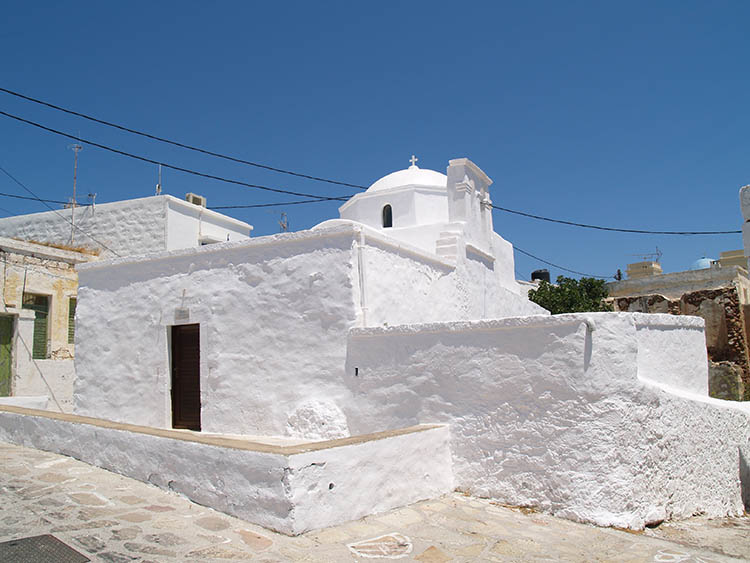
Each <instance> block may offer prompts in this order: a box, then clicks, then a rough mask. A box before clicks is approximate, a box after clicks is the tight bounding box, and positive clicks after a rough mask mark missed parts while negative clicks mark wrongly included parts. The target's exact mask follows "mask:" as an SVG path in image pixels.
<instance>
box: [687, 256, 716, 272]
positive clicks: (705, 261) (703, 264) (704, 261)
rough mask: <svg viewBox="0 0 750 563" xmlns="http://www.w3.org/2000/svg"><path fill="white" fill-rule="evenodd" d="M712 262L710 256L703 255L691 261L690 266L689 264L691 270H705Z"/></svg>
mask: <svg viewBox="0 0 750 563" xmlns="http://www.w3.org/2000/svg"><path fill="white" fill-rule="evenodd" d="M712 263H713V260H711V259H710V258H706V257H705V256H704V257H703V258H699V259H698V260H696V261H695V262H693V264H692V266H690V269H691V270H707V269H708V268H710V267H711V264H712Z"/></svg>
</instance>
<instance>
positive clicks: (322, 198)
mask: <svg viewBox="0 0 750 563" xmlns="http://www.w3.org/2000/svg"><path fill="white" fill-rule="evenodd" d="M0 115H4V116H6V117H10V118H11V119H15V120H16V121H20V122H22V123H26V124H28V125H31V126H33V127H37V128H39V129H42V130H44V131H48V132H50V133H54V134H55V135H60V136H61V137H66V138H68V139H72V140H74V141H78V142H80V143H86V144H87V145H91V146H92V147H97V148H100V149H103V150H105V151H109V152H112V153H115V154H119V155H121V156H126V157H128V158H133V159H135V160H140V161H142V162H148V163H150V164H156V165H161V166H163V167H164V168H170V169H172V170H177V171H178V172H185V173H186V174H192V175H194V176H200V177H201V178H208V179H210V180H217V181H219V182H225V183H227V184H235V185H237V186H245V187H247V188H255V189H259V190H265V191H268V192H275V193H279V194H287V195H296V196H301V197H311V198H315V199H318V200H320V201H346V200H348V199H349V198H350V197H351V196H345V197H328V196H319V195H316V194H309V193H305V192H295V191H292V190H284V189H280V188H271V187H269V186H261V185H259V184H250V183H248V182H243V181H241V180H232V179H231V178H224V177H222V176H215V175H213V174H207V173H205V172H198V171H197V170H191V169H189V168H184V167H182V166H176V165H174V164H169V163H166V162H161V161H158V160H154V159H152V158H148V157H145V156H140V155H137V154H133V153H129V152H125V151H122V150H120V149H116V148H113V147H109V146H107V145H103V144H101V143H97V142H94V141H89V140H88V139H84V138H82V137H79V136H78V135H71V134H70V133H65V132H64V131H58V130H57V129H53V128H51V127H47V126H46V125H42V124H40V123H36V122H34V121H31V120H29V119H24V118H23V117H19V116H17V115H13V114H11V113H8V112H5V111H0Z"/></svg>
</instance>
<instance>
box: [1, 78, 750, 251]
mask: <svg viewBox="0 0 750 563" xmlns="http://www.w3.org/2000/svg"><path fill="white" fill-rule="evenodd" d="M0 91H2V92H6V93H8V94H11V95H14V96H18V97H21V98H24V99H27V100H29V101H32V102H35V103H39V104H42V105H45V106H49V107H51V108H53V109H57V110H60V111H64V112H66V113H70V114H73V115H77V116H79V117H83V118H85V119H89V120H91V121H95V122H97V123H101V124H103V125H107V126H111V127H115V128H118V129H122V130H123V131H127V132H129V133H134V134H137V135H142V136H144V137H148V138H151V139H154V140H157V141H160V142H164V143H169V144H172V145H175V146H179V147H182V148H186V149H189V150H193V151H196V152H201V153H205V154H208V155H211V156H216V157H219V158H223V159H225V160H232V161H235V162H239V163H242V164H248V165H251V166H257V167H259V168H266V169H268V170H272V171H274V172H281V173H285V174H290V175H292V176H298V177H301V178H307V179H311V180H317V181H322V182H328V183H331V184H337V185H341V186H348V187H353V188H359V189H367V187H366V186H362V185H359V184H349V183H346V182H338V181H336V180H328V179H325V178H319V177H317V176H310V175H307V174H300V173H297V172H291V171H288V170H284V169H281V168H274V167H271V166H266V165H263V164H258V163H254V162H250V161H245V160H242V159H237V158H234V157H230V156H226V155H222V154H220V153H214V152H212V151H208V150H205V149H201V148H198V147H192V146H190V145H185V144H183V143H178V142H177V141H171V140H169V139H164V138H161V137H157V136H154V135H150V134H148V133H143V132H140V131H137V130H134V129H129V128H127V127H123V126H121V125H117V124H115V123H110V122H107V121H104V120H100V119H97V118H94V117H91V116H88V115H85V114H82V113H79V112H75V111H73V110H68V109H66V108H62V107H60V106H55V105H54V104H50V103H48V102H44V101H42V100H37V99H35V98H31V97H29V96H25V95H23V94H19V93H18V92H13V91H12V90H8V89H7V88H2V87H0ZM0 115H4V116H6V117H9V118H11V119H15V120H16V121H20V122H22V123H26V124H28V125H31V126H33V127H38V128H39V129H42V130H44V131H48V132H50V133H54V134H56V135H60V136H62V137H66V138H68V139H72V140H75V141H80V142H83V143H86V144H88V145H91V146H94V147H97V148H100V149H103V150H106V151H109V152H112V153H115V154H119V155H121V156H126V157H128V158H132V159H135V160H140V161H142V162H148V163H150V164H156V165H160V166H164V167H166V168H170V169H172V170H177V171H179V172H184V173H186V174H192V175H195V176H199V177H202V178H208V179H211V180H216V181H219V182H225V183H229V184H235V185H239V186H245V187H248V188H255V189H260V190H266V191H270V192H275V193H282V194H287V195H296V196H301V197H308V198H314V199H312V200H307V201H295V202H287V203H283V202H281V203H278V204H276V203H269V204H255V205H246V206H242V205H237V206H219V207H212V209H250V208H255V207H272V206H277V205H300V204H303V203H314V202H318V201H346V200H348V199H349V198H350V197H352V196H351V195H350V196H343V197H327V196H319V195H317V194H309V193H305V192H295V191H291V190H284V189H280V188H272V187H269V186H262V185H259V184H250V183H248V182H243V181H241V180H233V179H231V178H224V177H222V176H216V175H213V174H207V173H205V172H199V171H196V170H191V169H189V168H184V167H181V166H176V165H173V164H168V163H165V162H160V161H157V160H153V159H151V158H147V157H144V156H140V155H136V154H132V153H128V152H125V151H122V150H119V149H116V148H113V147H109V146H107V145H103V144H101V143H97V142H94V141H89V140H87V139H83V138H81V137H79V136H78V135H71V134H70V133H65V132H63V131H59V130H57V129H53V128H51V127H47V126H45V125H42V124H40V123H36V122H34V121H31V120H28V119H24V118H22V117H19V116H17V115H13V114H10V113H7V112H5V111H0ZM40 201H41V200H40ZM55 203H56V202H55ZM491 206H492V208H493V209H497V210H498V211H504V212H506V213H512V214H514V215H521V216H523V217H529V218H531V219H537V220H540V221H547V222H550V223H558V224H562V225H570V226H573V227H581V228H586V229H596V230H600V231H610V232H618V233H634V234H649V235H682V236H689V235H729V234H740V233H741V232H742V231H740V230H733V231H651V230H646V229H622V228H617V227H604V226H601V225H590V224H587V223H577V222H575V221H566V220H564V219H553V218H551V217H544V216H541V215H535V214H533V213H526V212H524V211H517V210H514V209H508V208H506V207H501V206H499V205H494V204H491Z"/></svg>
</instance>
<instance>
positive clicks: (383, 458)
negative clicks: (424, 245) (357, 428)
mask: <svg viewBox="0 0 750 563" xmlns="http://www.w3.org/2000/svg"><path fill="white" fill-rule="evenodd" d="M146 430H147V431H146V432H144V429H143V428H139V427H133V426H131V425H117V424H111V423H109V424H108V423H103V421H97V420H91V419H85V418H83V417H77V416H67V417H66V416H62V417H54V418H53V417H51V416H50V415H48V414H46V413H43V412H41V411H30V410H28V409H19V408H13V407H4V406H2V405H0V441H3V442H9V443H13V444H19V445H23V446H28V447H33V448H38V449H41V450H46V451H51V452H56V453H60V454H63V455H67V456H71V457H74V458H76V459H80V460H82V461H85V462H86V463H90V464H93V465H96V466H98V467H102V468H104V469H108V470H110V471H114V472H115V473H119V474H121V475H125V476H127V477H131V478H134V479H138V480H139V481H143V482H146V483H151V484H152V485H156V486H157V487H161V488H163V489H167V490H170V491H174V492H177V493H180V494H183V495H185V496H186V497H188V498H189V499H191V500H193V501H195V502H198V503H200V504H202V505H205V506H210V507H212V508H215V509H217V510H220V511H222V512H226V513H228V514H232V515H234V516H237V517H239V518H242V519H244V520H248V521H250V522H253V523H256V524H259V525H261V526H265V527H267V528H271V529H274V530H277V531H280V532H283V533H286V534H300V533H302V532H305V531H308V530H311V529H316V528H322V527H326V526H333V525H336V524H341V523H342V522H346V521H349V520H356V519H357V518H361V517H363V516H366V515H369V514H373V513H378V512H385V511H387V510H390V509H392V508H395V507H399V506H404V505H405V504H410V503H413V502H417V501H419V500H424V499H428V498H433V497H437V496H440V495H443V494H445V493H447V492H450V491H451V490H452V488H453V478H452V473H451V464H450V451H449V449H448V441H449V431H448V428H446V427H444V426H443V427H440V426H439V427H431V428H425V427H421V428H410V429H404V430H403V431H401V432H397V433H392V434H391V435H380V436H369V437H361V438H359V439H355V440H349V441H346V442H344V443H342V442H340V441H331V442H323V443H317V444H305V445H303V446H299V447H279V446H268V445H266V444H258V443H252V442H247V441H232V440H224V441H222V442H221V443H217V442H214V441H211V440H210V439H208V440H200V441H198V440H193V439H191V436H190V435H186V434H182V433H177V432H169V431H162V432H153V431H150V430H148V429H146Z"/></svg>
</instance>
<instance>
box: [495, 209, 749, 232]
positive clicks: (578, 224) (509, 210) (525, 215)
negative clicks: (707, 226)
mask: <svg viewBox="0 0 750 563" xmlns="http://www.w3.org/2000/svg"><path fill="white" fill-rule="evenodd" d="M491 205H492V208H493V209H497V210H498V211H505V212H506V213H513V214H515V215H522V216H524V217H531V218H532V219H539V220H540V221H549V222H550V223H561V224H563V225H571V226H573V227H583V228H586V229H597V230H600V231H613V232H616V233H638V234H644V235H734V234H737V233H741V232H742V231H647V230H641V229H618V228H615V227H602V226H599V225H587V224H586V223H575V222H573V221H565V220H563V219H551V218H549V217H542V216H541V215H533V214H531V213H524V212H523V211H515V210H514V209H507V208H505V207H500V206H499V205H494V204H491Z"/></svg>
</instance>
